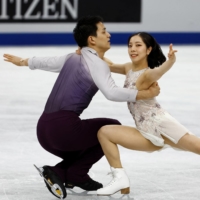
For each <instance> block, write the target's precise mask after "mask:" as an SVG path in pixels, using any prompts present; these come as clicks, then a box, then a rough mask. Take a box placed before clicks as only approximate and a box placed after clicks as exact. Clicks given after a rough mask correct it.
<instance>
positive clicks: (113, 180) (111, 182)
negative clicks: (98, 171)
mask: <svg viewBox="0 0 200 200" xmlns="http://www.w3.org/2000/svg"><path fill="white" fill-rule="evenodd" d="M107 175H111V176H112V178H113V179H112V180H111V181H110V183H108V185H107V186H106V187H109V186H111V185H112V184H113V183H115V181H116V176H115V173H114V172H108V174H107Z"/></svg>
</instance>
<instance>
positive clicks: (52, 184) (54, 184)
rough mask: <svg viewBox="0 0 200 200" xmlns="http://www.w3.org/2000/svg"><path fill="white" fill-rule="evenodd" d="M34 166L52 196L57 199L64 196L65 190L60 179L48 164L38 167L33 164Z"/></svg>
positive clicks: (65, 194)
mask: <svg viewBox="0 0 200 200" xmlns="http://www.w3.org/2000/svg"><path fill="white" fill-rule="evenodd" d="M34 167H35V168H36V169H37V171H38V172H39V174H40V176H41V177H42V178H43V179H44V182H45V184H46V186H47V188H48V190H49V191H50V192H51V193H52V194H53V195H54V196H56V197H57V198H59V199H64V198H66V196H67V192H66V189H65V187H64V185H63V183H62V181H61V180H60V178H59V177H58V176H57V175H56V174H55V173H54V172H53V171H52V170H51V169H50V168H49V167H48V166H44V167H40V168H38V167H37V166H36V165H34Z"/></svg>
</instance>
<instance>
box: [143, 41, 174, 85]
mask: <svg viewBox="0 0 200 200" xmlns="http://www.w3.org/2000/svg"><path fill="white" fill-rule="evenodd" d="M175 52H177V50H173V46H172V44H170V46H169V53H168V58H169V59H168V60H167V61H165V62H164V63H163V64H162V65H161V66H160V67H156V68H154V69H148V70H147V71H146V72H145V74H144V76H143V81H142V82H144V83H145V82H146V83H149V85H151V84H152V83H153V82H156V81H157V80H159V79H160V78H161V77H162V76H163V75H164V74H165V73H166V72H167V71H168V70H169V69H171V67H172V66H173V64H174V63H175V61H176V56H175Z"/></svg>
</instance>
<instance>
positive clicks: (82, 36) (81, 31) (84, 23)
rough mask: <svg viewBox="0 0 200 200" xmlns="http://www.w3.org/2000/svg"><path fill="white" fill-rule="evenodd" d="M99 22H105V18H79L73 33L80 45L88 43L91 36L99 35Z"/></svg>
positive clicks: (83, 45)
mask: <svg viewBox="0 0 200 200" xmlns="http://www.w3.org/2000/svg"><path fill="white" fill-rule="evenodd" d="M99 22H103V18H102V17H100V16H86V17H82V18H81V19H79V20H78V22H77V24H76V27H75V28H74V30H73V34H74V39H75V40H76V43H77V44H78V46H79V47H81V48H82V47H85V46H87V45H88V43H87V39H88V37H89V36H97V24H98V23H99Z"/></svg>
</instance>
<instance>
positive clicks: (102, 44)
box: [93, 22, 111, 52]
mask: <svg viewBox="0 0 200 200" xmlns="http://www.w3.org/2000/svg"><path fill="white" fill-rule="evenodd" d="M110 37H111V36H110V34H109V33H108V32H107V31H106V28H105V26H104V24H103V23H102V22H99V23H98V24H97V36H96V37H93V38H94V41H95V47H96V48H98V49H99V50H100V51H103V52H106V51H107V50H108V49H110Z"/></svg>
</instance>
